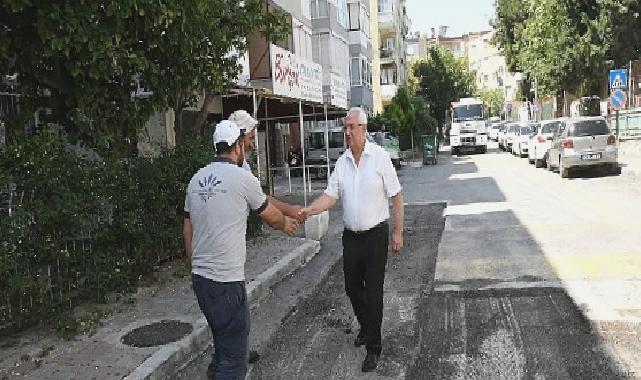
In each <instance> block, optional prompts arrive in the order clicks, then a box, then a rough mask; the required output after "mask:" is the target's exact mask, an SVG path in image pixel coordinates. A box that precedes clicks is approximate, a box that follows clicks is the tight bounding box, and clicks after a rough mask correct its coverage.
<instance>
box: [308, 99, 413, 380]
mask: <svg viewBox="0 0 641 380" xmlns="http://www.w3.org/2000/svg"><path fill="white" fill-rule="evenodd" d="M366 133H367V115H366V114H365V112H364V111H363V110H362V109H361V108H359V107H354V108H352V109H350V110H349V112H348V114H347V117H346V118H345V138H346V141H347V144H348V145H349V149H348V150H347V151H345V153H344V154H343V155H342V156H341V157H340V158H339V159H338V161H336V167H335V169H334V172H333V173H332V175H331V177H330V179H329V184H328V186H327V189H326V190H325V193H324V194H322V195H321V196H320V197H318V199H316V200H315V201H314V202H313V203H312V204H311V205H310V206H309V207H307V208H305V209H303V210H302V211H301V213H302V214H303V215H304V216H305V217H308V216H310V215H315V214H318V213H321V212H323V211H325V210H327V209H329V208H331V207H333V206H334V205H335V204H336V201H337V200H338V199H341V200H342V205H343V223H344V224H345V231H344V232H343V272H344V274H345V290H346V292H347V296H348V297H349V299H350V301H351V303H352V307H353V308H354V314H356V318H357V319H358V322H359V324H360V325H361V330H360V332H359V334H358V336H357V337H356V340H355V342H354V345H355V346H357V347H360V346H361V345H363V344H365V346H366V348H367V356H366V357H365V360H364V361H363V365H362V370H363V372H369V371H372V370H374V369H375V368H376V365H377V363H378V359H379V357H380V354H381V350H382V343H381V324H382V321H383V284H384V281H385V265H386V263H387V251H388V245H389V225H388V219H389V217H390V213H389V199H390V198H391V199H392V206H393V210H394V214H393V215H394V229H393V232H392V251H393V252H394V253H398V252H399V251H400V249H401V248H402V246H403V213H404V209H403V193H402V192H401V190H402V189H401V185H400V183H399V181H398V177H397V176H396V170H395V169H394V166H393V165H392V162H391V160H390V157H389V155H388V154H387V152H386V151H385V150H384V149H383V148H381V147H380V146H378V145H376V144H373V143H369V142H367V139H366Z"/></svg>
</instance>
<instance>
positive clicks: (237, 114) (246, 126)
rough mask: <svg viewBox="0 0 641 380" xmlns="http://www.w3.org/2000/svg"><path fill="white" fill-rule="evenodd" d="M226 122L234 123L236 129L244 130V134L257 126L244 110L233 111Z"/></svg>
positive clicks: (256, 122)
mask: <svg viewBox="0 0 641 380" xmlns="http://www.w3.org/2000/svg"><path fill="white" fill-rule="evenodd" d="M228 120H229V121H232V122H234V123H236V125H237V126H238V128H240V129H241V130H244V131H245V133H249V132H251V131H252V130H254V127H255V126H257V125H258V121H257V120H256V119H254V118H253V117H252V116H251V115H250V114H249V113H248V112H247V111H245V110H237V111H234V112H233V113H232V114H231V115H229V118H228Z"/></svg>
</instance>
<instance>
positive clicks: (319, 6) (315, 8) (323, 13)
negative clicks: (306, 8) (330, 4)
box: [310, 0, 328, 18]
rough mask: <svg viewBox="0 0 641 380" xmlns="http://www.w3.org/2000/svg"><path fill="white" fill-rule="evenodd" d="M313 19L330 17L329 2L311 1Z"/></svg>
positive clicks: (324, 0)
mask: <svg viewBox="0 0 641 380" xmlns="http://www.w3.org/2000/svg"><path fill="white" fill-rule="evenodd" d="M310 6H311V13H312V18H325V17H327V15H328V11H327V0H311V1H310Z"/></svg>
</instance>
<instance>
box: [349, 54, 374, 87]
mask: <svg viewBox="0 0 641 380" xmlns="http://www.w3.org/2000/svg"><path fill="white" fill-rule="evenodd" d="M351 62H352V66H351V78H352V80H351V83H352V86H366V87H368V88H369V87H371V86H372V62H371V61H370V60H368V59H367V57H365V56H362V55H361V56H358V57H352V59H351Z"/></svg>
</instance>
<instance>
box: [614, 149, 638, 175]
mask: <svg viewBox="0 0 641 380" xmlns="http://www.w3.org/2000/svg"><path fill="white" fill-rule="evenodd" d="M619 163H620V164H621V174H624V175H628V176H631V177H636V178H641V141H624V142H621V143H620V145H619Z"/></svg>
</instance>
